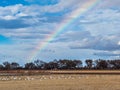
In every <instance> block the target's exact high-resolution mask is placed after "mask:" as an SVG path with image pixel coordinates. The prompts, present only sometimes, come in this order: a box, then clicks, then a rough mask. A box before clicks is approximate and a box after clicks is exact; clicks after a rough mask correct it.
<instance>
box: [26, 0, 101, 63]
mask: <svg viewBox="0 0 120 90" xmlns="http://www.w3.org/2000/svg"><path fill="white" fill-rule="evenodd" d="M100 1H101V0H88V2H86V3H85V4H84V5H82V6H80V7H78V8H77V9H76V10H75V11H73V12H72V13H70V16H69V17H67V18H66V19H64V20H63V21H62V22H61V23H60V24H59V27H56V28H55V30H53V32H52V33H51V34H50V35H48V36H46V38H45V39H44V42H42V43H41V42H40V43H39V44H38V45H37V46H36V47H35V49H34V50H33V51H32V52H31V54H30V56H29V57H28V61H32V60H33V59H34V57H36V56H37V54H38V52H40V51H41V50H42V49H44V48H45V47H46V46H47V45H48V44H49V43H50V42H51V41H52V40H53V39H54V38H55V37H56V36H57V35H59V33H61V32H62V31H63V30H65V29H66V28H67V27H68V26H69V25H70V24H71V23H73V22H74V21H75V20H76V19H77V18H78V17H80V16H81V15H83V14H84V13H85V12H87V11H89V10H91V9H92V8H94V7H95V6H96V5H97V4H98V3H99V2H100Z"/></svg>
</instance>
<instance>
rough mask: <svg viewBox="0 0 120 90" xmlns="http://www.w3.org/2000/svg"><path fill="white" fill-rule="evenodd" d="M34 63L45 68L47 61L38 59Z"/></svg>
mask: <svg viewBox="0 0 120 90" xmlns="http://www.w3.org/2000/svg"><path fill="white" fill-rule="evenodd" d="M34 64H35V66H36V68H37V69H43V68H44V65H45V62H44V61H42V60H36V61H34Z"/></svg>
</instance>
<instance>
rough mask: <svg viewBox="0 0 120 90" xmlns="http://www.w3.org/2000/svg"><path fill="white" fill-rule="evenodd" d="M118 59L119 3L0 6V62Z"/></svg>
mask: <svg viewBox="0 0 120 90" xmlns="http://www.w3.org/2000/svg"><path fill="white" fill-rule="evenodd" d="M99 58H101V59H120V0H2V1H1V2H0V62H4V61H9V62H13V61H16V62H19V63H24V62H30V61H34V60H36V59H40V60H43V61H51V60H54V59H79V60H85V59H99Z"/></svg>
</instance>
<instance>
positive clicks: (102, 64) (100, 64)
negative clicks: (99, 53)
mask: <svg viewBox="0 0 120 90" xmlns="http://www.w3.org/2000/svg"><path fill="white" fill-rule="evenodd" d="M95 63H96V68H97V69H108V63H107V61H106V60H100V59H99V60H96V61H95Z"/></svg>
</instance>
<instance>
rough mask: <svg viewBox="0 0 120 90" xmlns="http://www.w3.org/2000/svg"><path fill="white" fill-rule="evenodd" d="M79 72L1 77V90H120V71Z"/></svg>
mask: <svg viewBox="0 0 120 90" xmlns="http://www.w3.org/2000/svg"><path fill="white" fill-rule="evenodd" d="M22 72H23V71H22ZM25 72H29V71H25ZM32 72H33V71H32ZM35 72H37V71H35ZM48 72H49V74H48ZM50 72H51V73H52V74H51V73H50ZM53 72H54V73H53ZM73 72H74V73H75V72H76V73H75V74H74V73H73ZM78 72H80V71H62V73H60V71H47V73H46V72H44V74H39V75H38V74H36V75H33V73H32V75H7V74H6V75H1V76H0V90H120V75H119V73H117V72H119V71H82V72H83V73H78ZM7 73H8V72H7ZM12 73H13V72H12ZM29 73H30V72H29ZM45 73H46V74H45ZM92 73H93V74H92ZM100 73H101V74H100ZM110 73H112V74H110ZM4 74H5V72H4ZM9 74H10V72H9Z"/></svg>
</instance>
